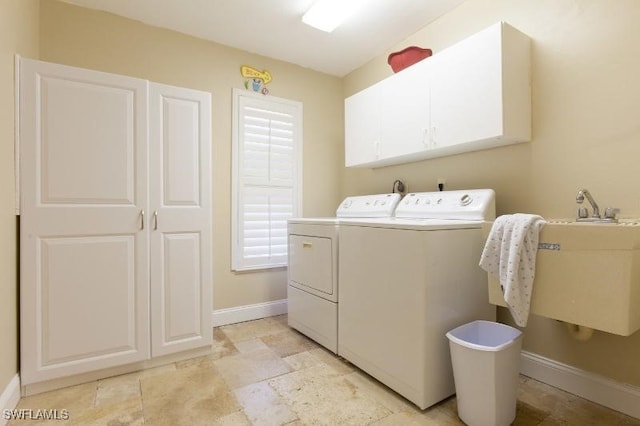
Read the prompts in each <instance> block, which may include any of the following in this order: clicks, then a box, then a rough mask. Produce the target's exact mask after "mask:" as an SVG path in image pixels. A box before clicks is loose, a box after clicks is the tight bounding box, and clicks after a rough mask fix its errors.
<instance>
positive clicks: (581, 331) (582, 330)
mask: <svg viewBox="0 0 640 426" xmlns="http://www.w3.org/2000/svg"><path fill="white" fill-rule="evenodd" d="M565 324H566V326H567V330H569V334H570V335H571V336H572V337H573V338H574V339H576V340H579V341H581V342H584V341H587V340H589V339H591V336H593V328H589V327H585V326H583V325H577V324H571V323H569V322H566V323H565Z"/></svg>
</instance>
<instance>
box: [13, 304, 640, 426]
mask: <svg viewBox="0 0 640 426" xmlns="http://www.w3.org/2000/svg"><path fill="white" fill-rule="evenodd" d="M213 337H214V343H213V352H212V354H211V355H209V356H206V357H201V358H196V359H193V360H189V361H182V362H177V363H174V364H170V365H166V366H163V367H158V368H153V369H149V370H145V371H140V372H136V373H130V374H125V375H122V376H117V377H112V378H108V379H103V380H98V381H94V382H90V383H86V384H82V385H78V386H72V387H69V388H65V389H60V390H56V391H52V392H47V393H43V394H39V395H34V396H30V397H26V398H23V399H22V400H21V401H20V403H19V405H18V408H22V409H33V410H38V409H58V410H62V409H66V410H68V414H69V420H67V421H60V420H58V421H49V422H48V424H52V425H62V424H74V425H109V426H114V425H142V424H145V425H234V426H235V425H292V426H299V425H332V426H333V425H378V426H396V425H397V426H405V425H461V424H462V422H461V421H460V420H459V419H458V416H457V411H456V399H455V396H454V397H451V398H449V399H447V400H445V401H442V402H441V403H439V404H437V405H435V406H434V407H431V408H430V409H427V410H425V411H420V410H418V409H417V408H416V407H415V406H413V405H412V404H411V403H409V402H408V401H406V400H405V399H403V398H402V397H400V396H398V395H397V394H395V393H394V392H393V391H391V390H389V389H388V388H386V387H385V386H383V385H381V384H380V383H379V382H377V381H375V380H374V379H372V378H371V377H369V376H368V375H366V374H364V373H363V372H362V371H360V370H358V369H357V368H355V367H353V366H352V365H350V364H349V363H347V362H345V361H343V360H341V359H339V358H337V357H336V356H334V355H333V354H332V353H330V352H328V351H326V350H324V349H323V348H321V347H320V346H318V345H317V344H316V343H314V342H313V341H311V340H309V339H307V338H306V337H304V336H303V335H301V334H299V333H298V332H296V331H294V330H292V329H290V328H289V327H288V326H287V319H286V316H279V317H272V318H265V319H261V320H257V321H249V322H245V323H240V324H233V325H228V326H223V327H219V328H216V329H214V332H213ZM9 424H10V425H21V426H22V425H27V424H47V423H46V422H40V423H38V422H35V421H33V422H29V421H25V420H12V421H11V422H10V423H9ZM514 424H515V425H580V426H582V425H598V426H600V425H640V420H638V419H633V418H630V417H627V416H625V415H623V414H620V413H617V412H615V411H613V410H610V409H608V408H605V407H602V406H599V405H597V404H593V403H591V402H588V401H586V400H584V399H581V398H579V397H576V396H574V395H571V394H569V393H566V392H563V391H561V390H558V389H556V388H553V387H551V386H547V385H545V384H542V383H540V382H537V381H535V380H533V379H530V378H526V377H523V376H521V378H520V383H519V387H518V405H517V417H516V420H515V422H514Z"/></svg>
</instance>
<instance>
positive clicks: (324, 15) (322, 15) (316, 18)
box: [302, 0, 366, 33]
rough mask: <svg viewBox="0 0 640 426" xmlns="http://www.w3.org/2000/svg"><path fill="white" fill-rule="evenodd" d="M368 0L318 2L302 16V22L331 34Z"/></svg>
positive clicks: (321, 0)
mask: <svg viewBox="0 0 640 426" xmlns="http://www.w3.org/2000/svg"><path fill="white" fill-rule="evenodd" d="M365 1H366V0H317V1H316V2H315V3H314V4H313V6H311V8H310V9H309V10H308V11H307V13H305V14H304V15H303V16H302V22H304V23H305V24H307V25H310V26H312V27H314V28H317V29H319V30H322V31H326V32H328V33H330V32H331V31H333V30H335V29H336V27H337V26H338V25H340V24H341V23H343V22H344V21H345V19H347V18H348V17H349V16H351V15H352V14H353V12H355V11H356V9H358V8H359V7H360V6H362V4H363V3H364V2H365Z"/></svg>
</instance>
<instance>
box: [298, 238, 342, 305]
mask: <svg viewBox="0 0 640 426" xmlns="http://www.w3.org/2000/svg"><path fill="white" fill-rule="evenodd" d="M333 243H334V241H333V239H332V238H327V237H319V236H310V235H297V234H290V235H289V284H290V285H292V286H294V287H297V288H299V289H301V290H304V291H307V292H309V293H312V294H315V295H316V296H319V297H322V298H324V299H328V300H333V301H335V300H336V297H337V294H336V293H337V292H336V286H335V276H334V268H335V265H334V259H333V253H334V248H333Z"/></svg>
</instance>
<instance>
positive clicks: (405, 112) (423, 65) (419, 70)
mask: <svg viewBox="0 0 640 426" xmlns="http://www.w3.org/2000/svg"><path fill="white" fill-rule="evenodd" d="M428 65H429V64H428V62H424V61H423V62H419V63H417V64H415V65H414V66H412V67H409V68H406V69H404V70H402V71H400V72H399V73H398V74H394V75H392V76H391V77H389V78H387V79H386V80H384V83H383V84H382V118H381V120H380V127H381V130H380V157H379V159H380V160H382V161H384V160H386V159H392V158H395V157H402V156H404V155H407V154H412V153H414V152H420V151H424V150H425V149H427V148H428V147H429V79H430V70H429V67H428Z"/></svg>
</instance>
